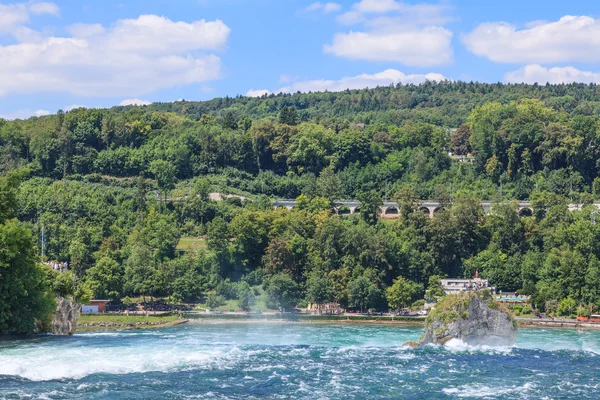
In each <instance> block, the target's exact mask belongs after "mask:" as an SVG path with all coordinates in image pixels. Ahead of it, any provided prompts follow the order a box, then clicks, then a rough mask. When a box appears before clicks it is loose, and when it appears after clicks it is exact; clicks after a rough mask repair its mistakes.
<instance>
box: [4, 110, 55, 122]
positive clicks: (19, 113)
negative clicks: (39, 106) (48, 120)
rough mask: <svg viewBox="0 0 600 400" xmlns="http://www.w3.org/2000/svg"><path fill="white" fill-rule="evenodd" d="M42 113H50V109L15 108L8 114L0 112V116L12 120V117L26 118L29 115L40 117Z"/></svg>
mask: <svg viewBox="0 0 600 400" xmlns="http://www.w3.org/2000/svg"><path fill="white" fill-rule="evenodd" d="M44 115H50V111H48V110H35V111H34V110H28V109H24V110H17V111H12V112H10V113H8V114H0V118H3V119H7V120H13V119H27V118H30V117H42V116H44Z"/></svg>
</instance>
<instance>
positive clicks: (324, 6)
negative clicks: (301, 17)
mask: <svg viewBox="0 0 600 400" xmlns="http://www.w3.org/2000/svg"><path fill="white" fill-rule="evenodd" d="M341 9H342V6H341V5H340V4H338V3H321V2H316V3H312V4H310V5H309V6H307V7H306V8H305V9H304V12H307V13H311V12H322V13H324V14H329V13H333V12H338V11H340V10H341Z"/></svg>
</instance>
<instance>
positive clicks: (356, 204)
mask: <svg viewBox="0 0 600 400" xmlns="http://www.w3.org/2000/svg"><path fill="white" fill-rule="evenodd" d="M335 204H336V206H335V212H336V214H339V215H349V214H354V213H356V212H357V211H358V210H359V208H360V201H358V200H339V201H336V203H335ZM492 204H493V203H492V202H491V201H482V202H481V207H482V208H483V212H484V213H486V214H487V213H488V212H489V211H490V209H491V208H492ZM594 205H595V206H596V207H597V208H599V209H600V204H594ZM273 206H274V207H285V208H287V209H288V210H291V209H293V208H294V207H296V200H275V201H274V202H273ZM582 206H583V205H582V204H569V205H568V208H569V211H575V210H581V208H582ZM441 208H442V207H441V205H440V203H438V202H437V201H433V200H423V201H422V202H421V204H420V205H419V210H420V211H421V212H423V213H425V214H427V215H428V216H429V217H432V218H433V216H434V215H435V213H436V212H438V211H439V210H440V209H441ZM517 210H518V212H519V215H520V216H522V217H525V216H532V215H533V207H532V206H531V202H529V201H519V202H518V208H517ZM380 217H381V218H398V217H399V208H398V203H396V202H393V201H386V202H384V203H383V207H380Z"/></svg>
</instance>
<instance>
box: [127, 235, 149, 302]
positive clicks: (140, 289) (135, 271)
mask: <svg viewBox="0 0 600 400" xmlns="http://www.w3.org/2000/svg"><path fill="white" fill-rule="evenodd" d="M154 272H155V268H154V259H153V257H152V252H151V251H150V249H148V247H146V246H144V245H142V244H137V245H134V246H133V248H132V249H131V255H130V256H129V258H128V259H127V261H126V262H125V286H124V289H125V292H128V293H130V294H133V295H142V296H144V302H145V301H146V295H149V294H150V293H151V292H152V284H153V282H152V279H153V277H154Z"/></svg>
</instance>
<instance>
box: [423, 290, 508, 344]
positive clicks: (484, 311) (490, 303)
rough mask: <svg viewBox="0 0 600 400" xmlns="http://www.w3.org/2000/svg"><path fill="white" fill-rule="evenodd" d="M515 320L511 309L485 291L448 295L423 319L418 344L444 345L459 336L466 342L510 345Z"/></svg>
mask: <svg viewBox="0 0 600 400" xmlns="http://www.w3.org/2000/svg"><path fill="white" fill-rule="evenodd" d="M516 338H517V322H516V320H515V319H514V316H513V314H512V312H511V311H510V310H508V309H506V308H505V307H504V306H503V305H502V304H500V303H498V302H497V301H496V300H494V298H493V297H492V295H491V294H490V292H489V291H487V290H486V291H480V292H462V293H458V294H451V295H448V296H446V297H445V298H444V299H443V300H441V301H440V302H439V303H438V304H437V305H436V306H435V308H434V309H433V310H432V311H431V312H430V313H429V316H428V317H427V320H426V321H425V332H424V333H423V336H422V337H421V341H420V344H427V343H436V344H442V345H443V344H445V343H446V342H448V341H449V340H451V339H460V340H462V341H463V342H465V343H467V344H470V345H489V346H512V345H514V344H515V341H516Z"/></svg>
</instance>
